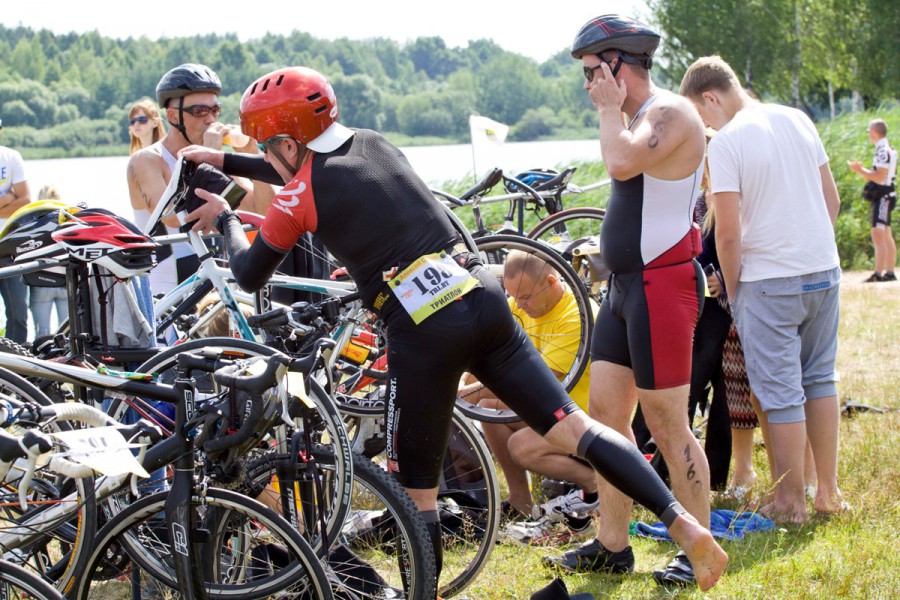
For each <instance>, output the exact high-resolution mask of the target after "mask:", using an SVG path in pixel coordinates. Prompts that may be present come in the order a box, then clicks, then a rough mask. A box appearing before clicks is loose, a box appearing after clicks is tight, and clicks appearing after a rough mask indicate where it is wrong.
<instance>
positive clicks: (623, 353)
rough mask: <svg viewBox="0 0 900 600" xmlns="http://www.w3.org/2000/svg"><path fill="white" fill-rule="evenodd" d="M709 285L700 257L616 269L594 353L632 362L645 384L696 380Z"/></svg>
mask: <svg viewBox="0 0 900 600" xmlns="http://www.w3.org/2000/svg"><path fill="white" fill-rule="evenodd" d="M704 285H705V280H704V278H703V274H702V272H701V270H700V264H699V263H697V261H695V260H692V261H689V262H684V263H679V264H676V265H670V266H666V267H659V268H657V269H645V270H643V271H638V272H635V273H621V274H615V273H614V274H613V275H612V277H611V278H610V284H609V293H608V294H607V296H606V298H605V299H604V300H603V304H601V305H600V312H599V314H598V315H597V322H596V323H595V324H594V331H593V337H592V338H591V359H592V360H593V361H600V360H603V361H607V362H611V363H613V364H617V365H622V366H624V367H628V368H629V369H631V370H632V372H633V373H634V381H635V384H636V385H637V387H638V388H641V389H645V390H661V389H666V388H673V387H677V386H680V385H688V384H690V382H691V352H692V349H693V345H694V328H695V327H696V325H697V319H698V317H699V315H700V311H701V310H702V309H703V299H704V295H705V294H704Z"/></svg>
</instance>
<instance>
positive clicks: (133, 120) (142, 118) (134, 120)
mask: <svg viewBox="0 0 900 600" xmlns="http://www.w3.org/2000/svg"><path fill="white" fill-rule="evenodd" d="M149 121H150V117H147V116H140V117H131V118H130V119H128V124H129V125H134V124H135V123H140V124H141V125H143V124H144V123H147V122H149Z"/></svg>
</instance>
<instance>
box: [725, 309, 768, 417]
mask: <svg viewBox="0 0 900 600" xmlns="http://www.w3.org/2000/svg"><path fill="white" fill-rule="evenodd" d="M722 374H723V376H724V378H725V401H726V403H727V404H728V416H729V418H730V420H731V428H732V429H753V428H755V427H759V420H758V419H757V418H756V411H754V410H753V405H752V404H751V403H750V382H749V381H748V380H747V369H746V367H745V366H744V348H743V346H741V339H740V338H739V337H738V333H737V329H736V328H735V326H734V322H733V321H732V323H731V327H730V328H729V330H728V336H727V337H726V338H725V346H724V348H723V349H722Z"/></svg>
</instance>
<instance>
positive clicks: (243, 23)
mask: <svg viewBox="0 0 900 600" xmlns="http://www.w3.org/2000/svg"><path fill="white" fill-rule="evenodd" d="M237 7H243V8H237ZM310 7H316V8H314V9H313V8H310ZM612 12H619V13H623V14H627V15H629V16H632V17H635V18H638V19H641V18H642V17H643V19H642V20H646V18H647V17H648V16H649V13H650V11H649V9H648V8H647V5H646V3H645V2H644V1H643V0H619V1H610V0H602V1H598V0H593V1H588V0H564V1H562V2H559V3H556V2H552V1H550V2H548V1H546V0H540V1H537V0H518V1H516V0H449V1H444V2H433V1H430V0H325V1H324V2H315V1H311V0H293V1H289V2H286V1H282V0H269V1H266V0H256V1H250V2H241V3H237V2H233V1H231V0H225V1H219V2H214V1H212V0H205V1H204V0H193V1H190V0H188V1H183V2H177V1H172V0H167V1H166V2H163V3H153V2H111V1H110V0H102V1H101V0H19V1H12V0H10V1H8V2H4V6H3V9H2V10H0V24H2V25H4V26H5V27H16V26H18V25H23V26H26V27H30V28H31V29H34V30H39V29H49V30H50V31H53V32H54V33H70V32H73V31H74V32H76V33H85V32H88V31H95V30H96V31H98V32H99V33H100V34H101V35H104V36H108V37H113V38H120V39H124V38H128V37H141V36H146V37H148V38H150V39H158V38H160V37H169V38H174V37H185V36H192V35H196V34H209V33H216V34H220V35H222V34H226V33H235V34H237V35H238V37H239V38H240V39H241V40H248V39H256V38H259V37H262V36H263V34H265V33H274V34H289V33H291V32H292V31H294V30H297V31H303V32H307V33H309V34H310V35H312V36H313V37H316V38H320V39H337V38H341V37H346V38H349V39H352V40H363V39H369V38H374V37H386V38H390V39H393V40H396V41H397V42H399V43H405V42H407V41H410V40H413V39H415V38H417V37H432V36H439V37H441V38H443V39H444V42H445V43H446V44H447V46H449V47H451V48H452V47H458V46H462V47H464V46H466V45H467V44H468V42H469V40H477V39H493V40H494V42H495V43H497V44H498V45H499V46H500V47H501V48H503V49H504V50H508V51H511V52H516V53H518V54H522V55H525V56H529V57H531V58H534V59H535V60H537V61H544V60H547V59H548V58H550V57H551V56H553V55H554V54H556V53H557V52H559V51H560V50H565V49H568V48H569V46H570V44H571V43H572V38H573V37H574V35H575V33H576V32H577V31H578V29H579V27H581V25H582V24H584V23H585V22H586V21H587V20H588V19H590V18H592V17H596V16H598V15H602V14H606V13H612Z"/></svg>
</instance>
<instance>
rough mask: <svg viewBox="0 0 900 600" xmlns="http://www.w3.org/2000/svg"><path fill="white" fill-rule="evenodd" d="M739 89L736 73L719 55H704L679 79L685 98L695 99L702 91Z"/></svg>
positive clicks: (681, 91)
mask: <svg viewBox="0 0 900 600" xmlns="http://www.w3.org/2000/svg"><path fill="white" fill-rule="evenodd" d="M740 89H741V83H740V81H738V78H737V75H735V74H734V70H733V69H732V68H731V67H730V66H729V65H728V63H727V62H725V61H724V60H722V57H721V56H704V57H703V58H698V59H697V60H695V61H694V63H693V64H692V65H691V66H690V67H688V70H687V71H686V72H685V74H684V78H683V79H682V80H681V89H680V93H681V95H682V96H685V97H686V98H689V99H691V100H696V99H698V98H700V96H701V95H703V92H708V91H710V90H717V91H720V92H730V91H732V90H740Z"/></svg>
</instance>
